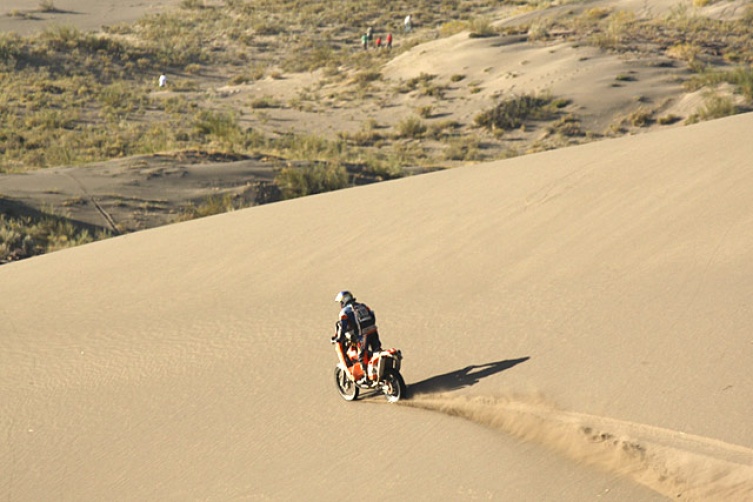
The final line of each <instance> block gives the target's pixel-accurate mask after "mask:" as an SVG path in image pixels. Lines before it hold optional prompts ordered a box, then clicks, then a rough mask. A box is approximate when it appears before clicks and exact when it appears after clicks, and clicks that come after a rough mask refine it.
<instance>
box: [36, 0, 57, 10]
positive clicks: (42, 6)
mask: <svg viewBox="0 0 753 502" xmlns="http://www.w3.org/2000/svg"><path fill="white" fill-rule="evenodd" d="M39 11H40V12H56V11H57V8H56V7H55V2H53V1H52V0H40V2H39Z"/></svg>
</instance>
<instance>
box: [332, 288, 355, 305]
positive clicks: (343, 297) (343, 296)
mask: <svg viewBox="0 0 753 502" xmlns="http://www.w3.org/2000/svg"><path fill="white" fill-rule="evenodd" d="M335 301H336V302H337V303H339V304H340V305H347V304H349V303H350V302H352V301H355V298H354V297H353V293H351V292H350V291H340V292H339V293H337V296H335Z"/></svg>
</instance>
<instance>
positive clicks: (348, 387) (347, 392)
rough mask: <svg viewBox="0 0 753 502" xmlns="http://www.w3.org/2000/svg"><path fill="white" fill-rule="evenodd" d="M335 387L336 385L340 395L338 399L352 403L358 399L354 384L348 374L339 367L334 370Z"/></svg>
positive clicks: (356, 388)
mask: <svg viewBox="0 0 753 502" xmlns="http://www.w3.org/2000/svg"><path fill="white" fill-rule="evenodd" d="M335 385H337V391H338V392H339V393H340V397H342V398H343V399H345V400H346V401H353V400H354V399H356V398H357V397H358V387H357V386H356V383H355V382H354V381H353V380H351V379H350V377H349V376H348V373H346V372H345V370H343V369H342V368H340V367H339V366H337V367H336V368H335Z"/></svg>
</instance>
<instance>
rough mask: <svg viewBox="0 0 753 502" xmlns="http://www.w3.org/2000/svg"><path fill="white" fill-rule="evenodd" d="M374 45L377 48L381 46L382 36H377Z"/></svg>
mask: <svg viewBox="0 0 753 502" xmlns="http://www.w3.org/2000/svg"><path fill="white" fill-rule="evenodd" d="M374 45H375V46H376V48H377V49H381V48H382V37H377V39H376V42H374Z"/></svg>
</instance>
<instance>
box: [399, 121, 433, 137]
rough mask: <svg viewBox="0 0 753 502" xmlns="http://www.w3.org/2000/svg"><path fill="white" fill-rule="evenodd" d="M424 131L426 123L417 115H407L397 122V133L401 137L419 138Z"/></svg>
mask: <svg viewBox="0 0 753 502" xmlns="http://www.w3.org/2000/svg"><path fill="white" fill-rule="evenodd" d="M425 132H426V124H424V123H423V122H422V121H421V119H419V118H418V117H408V118H405V119H403V120H401V121H400V122H398V124H397V135H398V136H399V137H401V138H420V137H421V136H422V135H423V134H424V133H425Z"/></svg>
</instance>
